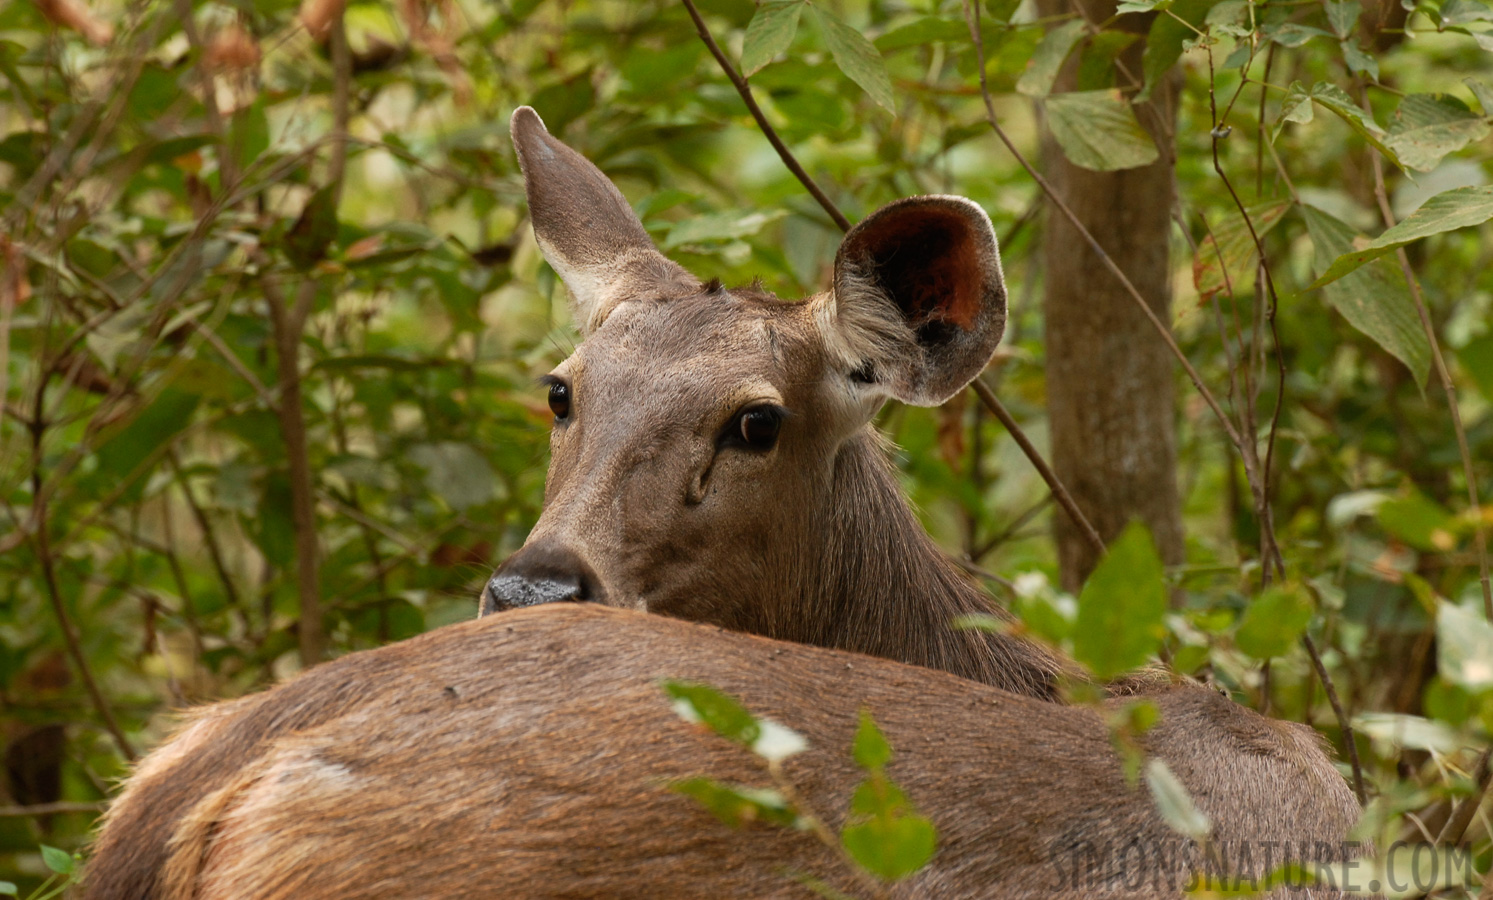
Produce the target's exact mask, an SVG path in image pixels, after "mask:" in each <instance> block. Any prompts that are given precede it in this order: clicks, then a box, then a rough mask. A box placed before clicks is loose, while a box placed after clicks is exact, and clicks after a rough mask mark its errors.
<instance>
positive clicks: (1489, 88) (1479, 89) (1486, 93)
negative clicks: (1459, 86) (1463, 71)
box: [1462, 78, 1493, 116]
mask: <svg viewBox="0 0 1493 900" xmlns="http://www.w3.org/2000/svg"><path fill="white" fill-rule="evenodd" d="M1462 83H1463V84H1465V85H1467V89H1468V90H1470V91H1472V96H1474V97H1476V98H1477V103H1478V106H1479V107H1481V109H1482V111H1483V115H1484V116H1493V84H1489V83H1488V82H1486V81H1483V80H1482V79H1481V78H1464V79H1462Z"/></svg>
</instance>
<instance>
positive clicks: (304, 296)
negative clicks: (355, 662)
mask: <svg viewBox="0 0 1493 900" xmlns="http://www.w3.org/2000/svg"><path fill="white" fill-rule="evenodd" d="M330 37H331V45H332V68H333V77H334V79H335V80H334V82H333V91H332V115H333V125H332V132H333V137H332V157H331V160H330V161H329V163H328V165H327V181H326V183H327V184H328V185H330V186H331V188H332V199H331V203H332V208H333V209H336V207H337V203H338V200H339V198H340V197H341V195H342V175H343V171H344V170H345V168H346V165H347V128H348V122H349V116H350V114H349V106H348V100H349V97H350V95H351V78H352V75H351V72H352V55H351V53H350V52H349V51H348V47H347V32H346V29H345V25H344V22H343V13H342V11H341V10H339V11H338V13H337V15H336V17H335V18H334V19H333V21H332V25H331V36H330ZM267 274H268V273H266V276H267ZM260 283H261V285H263V287H264V296H265V301H266V303H267V304H268V306H269V311H270V324H271V326H272V329H271V330H272V331H273V333H274V341H275V357H276V360H275V362H276V378H277V380H278V381H279V383H280V402H279V403H278V404H277V405H276V413H277V414H278V416H279V419H280V430H281V432H282V437H283V438H284V440H285V455H286V460H287V463H288V466H289V469H290V473H289V474H290V512H291V523H292V526H293V528H294V530H295V545H296V595H297V597H298V599H299V604H300V621H299V632H300V635H299V636H300V651H301V665H303V666H305V667H308V668H309V667H310V666H314V665H316V664H317V663H318V662H320V661H321V658H322V656H323V655H324V653H325V649H326V648H325V644H326V635H325V633H324V625H323V622H322V604H321V573H320V563H321V560H320V548H319V546H318V542H317V534H316V496H315V488H314V486H313V482H312V477H311V460H310V450H309V449H308V446H307V441H306V410H305V404H304V401H303V400H302V397H301V369H300V349H301V338H302V337H303V334H304V332H305V326H306V319H307V317H308V316H309V315H310V313H311V305H312V303H314V302H315V300H316V288H317V283H316V279H315V277H314V276H312V275H307V276H306V278H305V280H304V281H302V282H301V284H300V287H299V289H298V290H297V292H296V297H295V303H294V305H289V304H287V302H286V297H285V294H284V292H283V291H281V290H280V288H279V285H277V284H276V283H275V280H274V279H273V278H271V277H262V278H261V279H260Z"/></svg>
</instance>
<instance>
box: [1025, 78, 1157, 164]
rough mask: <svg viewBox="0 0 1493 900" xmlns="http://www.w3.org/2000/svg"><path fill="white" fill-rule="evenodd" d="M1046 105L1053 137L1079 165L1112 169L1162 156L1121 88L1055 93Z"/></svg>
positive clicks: (1064, 151)
mask: <svg viewBox="0 0 1493 900" xmlns="http://www.w3.org/2000/svg"><path fill="white" fill-rule="evenodd" d="M1046 104H1047V121H1048V126H1049V127H1050V128H1051V129H1052V136H1053V137H1054V138H1056V139H1057V142H1058V146H1059V147H1061V148H1063V155H1065V156H1067V157H1068V159H1069V161H1071V162H1072V163H1073V164H1074V165H1076V166H1080V167H1082V168H1085V169H1092V170H1094V171H1096V172H1112V171H1115V170H1116V169H1133V168H1135V167H1136V166H1144V165H1149V164H1150V163H1153V162H1155V161H1156V159H1157V157H1158V155H1159V154H1158V153H1157V151H1156V142H1155V141H1154V140H1152V139H1151V136H1150V135H1149V134H1147V133H1146V130H1145V129H1144V128H1142V127H1141V124H1140V122H1138V121H1136V118H1135V112H1134V111H1133V110H1132V109H1131V107H1130V104H1129V103H1127V102H1125V98H1124V97H1123V96H1122V95H1121V94H1120V92H1119V91H1118V90H1115V89H1110V90H1104V91H1077V92H1074V93H1069V94H1053V95H1052V96H1050V97H1048V98H1047V101H1046Z"/></svg>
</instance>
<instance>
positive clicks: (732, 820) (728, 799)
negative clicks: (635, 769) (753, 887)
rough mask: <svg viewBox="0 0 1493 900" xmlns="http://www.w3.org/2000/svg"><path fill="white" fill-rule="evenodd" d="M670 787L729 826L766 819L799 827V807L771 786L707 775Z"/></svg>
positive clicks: (787, 826)
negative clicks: (796, 807)
mask: <svg viewBox="0 0 1493 900" xmlns="http://www.w3.org/2000/svg"><path fill="white" fill-rule="evenodd" d="M669 790H671V791H674V792H676V793H680V794H683V795H685V796H686V797H691V798H693V799H694V800H695V802H697V803H699V804H700V805H701V806H703V807H705V808H706V809H707V810H709V811H710V813H711V815H713V816H715V817H716V818H717V819H720V820H721V821H722V822H724V823H725V824H726V825H729V826H730V827H732V828H745V827H746V826H748V825H751V824H752V823H754V822H766V823H768V824H770V825H781V826H783V827H785V828H801V827H803V826H802V820H801V818H800V817H799V815H798V811H797V810H795V809H794V808H793V807H792V806H790V805H789V804H788V801H787V800H786V799H784V798H783V795H782V794H780V793H778V792H777V791H775V790H772V789H770V788H751V787H743V786H741V785H734V784H724V783H722V782H719V781H714V780H712V779H709V778H689V779H686V780H684V781H676V782H674V783H673V784H671V785H669Z"/></svg>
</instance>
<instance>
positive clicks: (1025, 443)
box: [969, 378, 1104, 556]
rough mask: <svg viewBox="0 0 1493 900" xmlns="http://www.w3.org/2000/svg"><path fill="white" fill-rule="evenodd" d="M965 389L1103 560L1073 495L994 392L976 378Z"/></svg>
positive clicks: (1098, 539)
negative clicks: (1000, 428)
mask: <svg viewBox="0 0 1493 900" xmlns="http://www.w3.org/2000/svg"><path fill="white" fill-rule="evenodd" d="M969 386H970V387H972V388H974V389H975V393H976V394H978V395H979V397H980V401H981V402H983V403H984V404H985V406H986V408H988V409H989V410H990V411H991V412H992V413H994V414H995V417H996V418H997V419H1000V422H1001V424H1002V425H1004V426H1006V430H1007V431H1009V432H1011V437H1012V438H1013V439H1014V440H1015V441H1016V444H1017V445H1018V446H1019V447H1021V451H1022V452H1023V453H1025V454H1026V456H1027V459H1030V460H1031V461H1032V465H1033V466H1035V467H1036V469H1037V474H1038V475H1041V476H1042V480H1043V481H1045V482H1047V488H1048V490H1050V491H1052V496H1053V498H1054V499H1056V500H1057V501H1058V504H1059V505H1060V506H1062V507H1063V510H1064V512H1066V513H1068V517H1069V518H1070V519H1072V520H1073V524H1075V525H1077V526H1078V530H1079V531H1080V532H1082V533H1083V536H1084V537H1085V538H1086V539H1087V540H1088V542H1089V544H1090V545H1091V546H1092V547H1093V548H1094V552H1095V553H1097V554H1099V555H1100V556H1103V555H1104V538H1101V537H1100V536H1099V532H1098V531H1095V530H1094V526H1093V525H1091V524H1089V520H1088V519H1087V518H1086V517H1085V516H1084V514H1083V511H1082V510H1080V509H1079V508H1078V504H1077V503H1075V502H1074V501H1073V495H1072V494H1070V493H1068V489H1067V488H1066V487H1064V486H1063V483H1062V482H1061V481H1059V480H1058V476H1057V473H1055V472H1053V471H1052V469H1051V468H1050V467H1048V465H1047V463H1046V461H1044V460H1043V459H1042V454H1040V453H1038V452H1037V448H1036V447H1034V446H1032V442H1031V441H1029V440H1027V437H1026V435H1025V434H1023V433H1022V431H1021V426H1020V425H1017V424H1016V419H1014V418H1013V417H1012V416H1011V413H1010V411H1009V410H1007V409H1006V407H1005V406H1004V405H1002V403H1001V402H1000V399H999V398H997V397H996V396H995V392H994V391H992V390H991V389H990V388H989V387H987V386H986V384H985V382H983V381H981V380H980V379H979V378H976V379H975V380H974V381H971V382H970V383H969Z"/></svg>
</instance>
